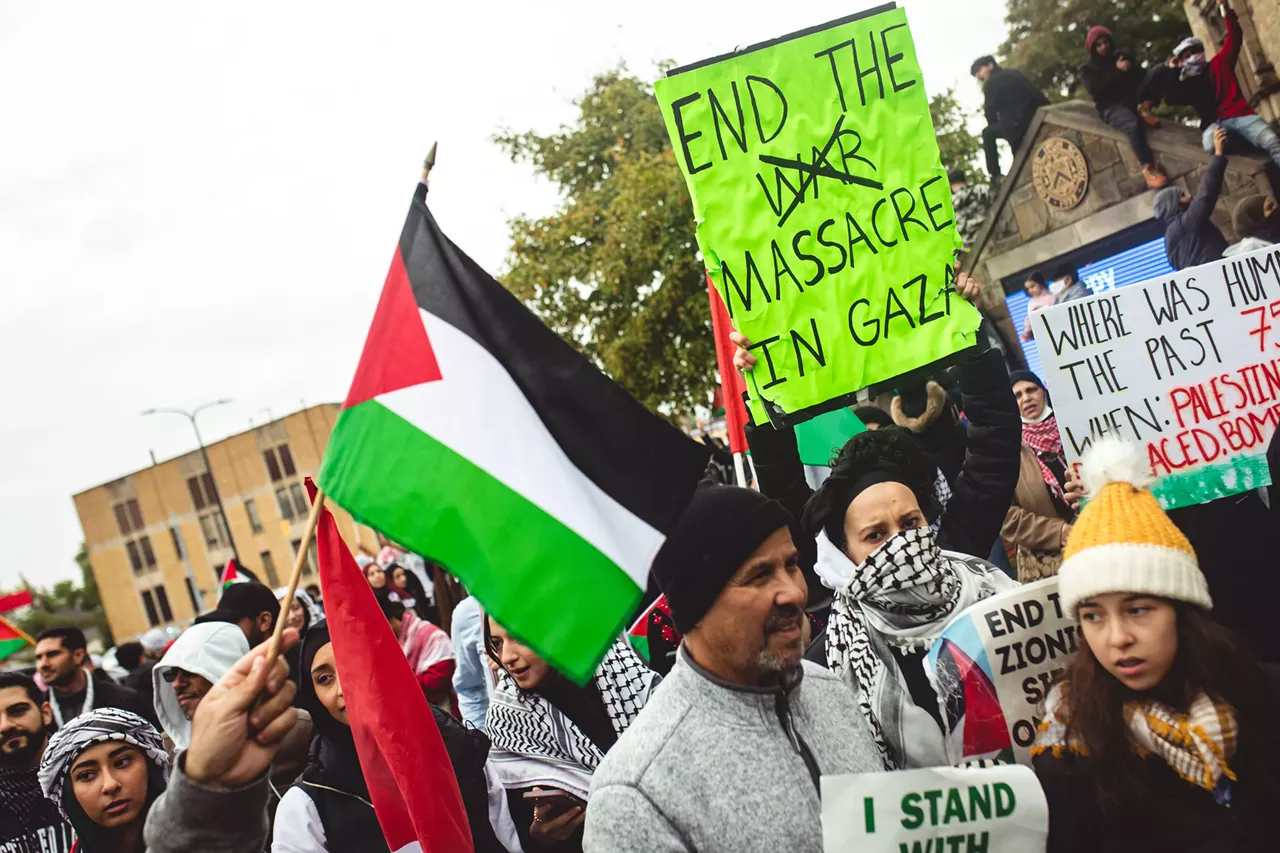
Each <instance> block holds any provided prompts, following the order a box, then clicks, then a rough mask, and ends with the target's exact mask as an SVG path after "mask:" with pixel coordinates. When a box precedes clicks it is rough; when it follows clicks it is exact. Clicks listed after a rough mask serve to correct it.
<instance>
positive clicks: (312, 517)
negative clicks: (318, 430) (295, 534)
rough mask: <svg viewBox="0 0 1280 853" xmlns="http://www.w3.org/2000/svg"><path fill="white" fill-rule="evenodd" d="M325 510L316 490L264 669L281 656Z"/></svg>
mask: <svg viewBox="0 0 1280 853" xmlns="http://www.w3.org/2000/svg"><path fill="white" fill-rule="evenodd" d="M323 508H324V490H323V489H321V488H319V487H317V488H316V499H315V501H313V502H312V504H311V513H310V514H309V515H308V516H307V526H306V528H304V529H303V531H302V539H301V540H300V541H299V542H298V553H297V554H296V555H295V556H294V558H293V573H292V574H290V575H289V590H288V591H287V592H286V593H285V594H284V598H282V599H280V615H279V616H277V617H276V629H275V630H274V631H272V632H271V645H270V646H268V647H267V661H266V666H265V667H263V668H264V669H266V670H268V671H270V669H271V667H272V666H274V665H275V662H276V658H278V657H279V656H280V636H281V635H282V634H284V623H285V619H286V618H287V617H288V615H289V608H290V607H291V606H292V605H293V595H294V593H295V592H297V590H298V581H299V580H301V579H302V564H303V563H305V562H306V560H307V550H308V549H309V548H310V547H311V540H312V539H314V538H315V535H316V524H317V523H318V522H319V521H320V510H321V509H323Z"/></svg>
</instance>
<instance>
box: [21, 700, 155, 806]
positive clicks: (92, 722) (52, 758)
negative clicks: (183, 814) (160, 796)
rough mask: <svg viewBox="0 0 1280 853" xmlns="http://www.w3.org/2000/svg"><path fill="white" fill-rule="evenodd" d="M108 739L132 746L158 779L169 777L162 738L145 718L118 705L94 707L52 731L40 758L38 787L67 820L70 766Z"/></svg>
mask: <svg viewBox="0 0 1280 853" xmlns="http://www.w3.org/2000/svg"><path fill="white" fill-rule="evenodd" d="M111 740H118V741H122V742H124V743H127V744H131V745H132V746H136V747H137V748H138V749H140V750H141V751H142V754H143V755H144V756H145V757H146V759H147V761H149V762H151V763H152V764H153V765H155V766H156V768H158V769H159V771H160V773H161V774H162V778H164V779H166V780H167V779H168V778H169V755H168V753H167V752H165V748H164V741H163V740H162V739H161V737H160V733H159V732H158V731H156V730H155V728H154V727H153V726H152V725H151V724H150V723H148V722H147V721H146V720H144V719H142V718H141V717H139V716H138V715H137V714H134V713H133V712H131V711H122V710H120V709H119V708H98V709H97V710H94V711H90V712H89V713H87V714H81V715H80V716H78V717H76V718H75V719H74V720H72V721H71V722H69V723H67V725H66V727H65V728H61V729H59V730H58V731H56V732H54V734H53V737H51V738H49V745H48V746H47V747H45V750H44V756H43V757H42V758H41V759H40V771H39V775H40V788H41V789H42V790H43V791H44V795H45V796H46V797H48V798H49V799H50V800H52V801H53V804H54V805H56V806H57V807H58V811H60V812H61V813H62V816H63V817H64V818H66V819H67V820H69V821H70V820H72V816H71V814H69V813H68V811H67V807H66V803H65V802H64V800H63V796H62V789H63V786H64V785H65V784H66V781H67V777H68V776H70V775H71V774H70V770H71V765H72V764H73V763H74V762H75V760H76V757H77V756H78V755H80V753H82V752H84V751H85V750H86V749H88V748H89V747H91V746H93V745H94V744H97V743H103V742H105V741H111Z"/></svg>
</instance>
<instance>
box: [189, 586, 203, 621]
mask: <svg viewBox="0 0 1280 853" xmlns="http://www.w3.org/2000/svg"><path fill="white" fill-rule="evenodd" d="M186 581H187V597H189V598H190V599H191V612H192V613H194V614H196V615H197V616H198V615H200V610H201V606H200V594H199V593H197V592H196V588H195V587H194V586H192V584H191V578H186Z"/></svg>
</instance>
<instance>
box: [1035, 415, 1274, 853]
mask: <svg viewBox="0 0 1280 853" xmlns="http://www.w3.org/2000/svg"><path fill="white" fill-rule="evenodd" d="M1083 473H1084V481H1085V486H1086V488H1087V490H1088V494H1089V495H1090V496H1091V500H1090V501H1089V503H1088V504H1087V505H1086V506H1085V508H1084V510H1083V511H1082V512H1081V513H1080V516H1079V518H1078V519H1077V521H1076V524H1075V526H1074V527H1073V528H1072V530H1071V534H1070V537H1069V538H1068V540H1067V546H1066V549H1065V551H1064V552H1063V553H1064V561H1063V564H1062V568H1061V570H1060V571H1059V573H1058V580H1059V592H1060V595H1061V603H1062V606H1063V607H1064V608H1066V609H1067V610H1068V611H1069V612H1072V613H1075V614H1076V616H1077V617H1078V618H1079V620H1080V635H1081V639H1082V640H1083V642H1081V643H1080V651H1079V653H1078V654H1077V656H1076V658H1075V660H1074V661H1073V663H1072V664H1071V666H1070V667H1069V668H1068V669H1067V671H1066V673H1065V674H1064V676H1063V678H1062V680H1061V681H1060V682H1059V684H1058V685H1057V686H1055V687H1054V689H1053V691H1052V692H1051V693H1050V695H1049V697H1048V698H1047V699H1046V701H1045V717H1044V720H1043V722H1042V723H1041V726H1040V733H1039V737H1038V738H1037V740H1036V745H1035V747H1034V748H1033V749H1032V755H1033V756H1034V762H1035V768H1036V773H1037V775H1038V776H1039V778H1040V781H1041V784H1042V785H1043V787H1044V791H1045V796H1046V797H1047V798H1048V801H1049V814H1050V821H1049V850H1050V851H1051V853H1059V851H1061V853H1066V851H1072V853H1075V851H1089V852H1090V853H1104V851H1113V850H1114V851H1124V853H1140V851H1157V850H1158V851H1200V850H1205V851H1208V850H1213V851H1262V850H1276V849H1277V845H1278V842H1277V840H1276V833H1275V828H1274V823H1275V814H1276V812H1277V810H1280V738H1277V735H1276V729H1275V725H1274V723H1275V717H1276V709H1277V702H1276V698H1275V697H1274V696H1273V695H1272V694H1271V691H1270V689H1269V687H1268V686H1267V684H1266V680H1265V679H1264V677H1263V675H1262V672H1261V670H1260V669H1259V667H1258V665H1257V664H1256V663H1255V662H1254V661H1253V658H1252V657H1251V656H1250V654H1249V653H1248V652H1246V651H1245V650H1244V649H1243V647H1242V646H1241V644H1240V642H1239V640H1238V639H1237V638H1236V637H1235V636H1234V635H1233V634H1231V632H1229V631H1227V630H1226V629H1225V628H1222V627H1221V626H1219V625H1218V624H1217V623H1216V622H1214V621H1213V619H1212V618H1211V617H1210V616H1209V610H1210V608H1211V607H1212V606H1213V602H1212V600H1211V599H1210V597H1209V588H1208V585H1207V584H1206V582H1205V579H1204V575H1203V574H1201V573H1200V568H1199V566H1198V564H1197V562H1196V554H1195V551H1194V550H1193V549H1192V547H1191V543H1190V542H1188V541H1187V538H1186V537H1185V536H1183V535H1182V533H1181V531H1179V530H1178V528H1177V527H1175V526H1174V524H1173V522H1172V521H1170V520H1169V517H1168V516H1167V515H1165V513H1164V511H1163V510H1161V508H1160V505H1159V503H1158V502H1157V500H1156V498H1155V496H1154V495H1153V494H1152V493H1151V492H1150V491H1149V490H1148V489H1147V488H1145V487H1146V485H1147V483H1148V482H1149V481H1150V475H1149V466H1148V465H1147V463H1146V460H1145V458H1144V457H1143V454H1142V451H1141V450H1140V448H1138V447H1137V446H1135V445H1131V444H1126V443H1124V442H1122V441H1119V440H1118V439H1110V440H1104V441H1101V442H1098V443H1096V444H1095V445H1094V447H1093V449H1092V450H1091V452H1090V453H1088V454H1086V456H1085V458H1084V465H1083ZM1260 533H1261V531H1238V534H1239V535H1250V536H1252V535H1260ZM1230 534H1231V531H1223V535H1230ZM1241 570H1242V571H1244V570H1247V569H1246V567H1241ZM1259 606H1271V603H1270V602H1259Z"/></svg>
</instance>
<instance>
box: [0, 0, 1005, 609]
mask: <svg viewBox="0 0 1280 853" xmlns="http://www.w3.org/2000/svg"><path fill="white" fill-rule="evenodd" d="M871 5H874V3H867V4H858V3H855V4H853V5H852V6H851V5H850V4H849V3H847V2H827V0H811V2H808V3H777V2H757V0H733V2H729V0H645V2H639V3H620V4H615V3H602V2H599V0H595V2H580V1H579V0H552V2H546V3H527V2H521V3H513V2H505V0H499V2H496V3H495V2H488V3H475V2H472V3H449V4H444V3H432V2H422V0H418V2H411V3H392V2H373V3H361V4H341V5H338V4H333V6H332V8H333V10H334V11H329V10H328V7H326V6H325V4H316V3H306V4H303V3H296V4H291V3H241V2H230V3H210V4H194V3H171V2H164V3H160V2H151V3H141V2H135V3H110V4H106V3H96V2H95V3H79V4H74V3H18V2H10V3H3V4H0V80H3V81H4V83H3V84H0V121H2V122H3V127H4V130H3V132H2V133H0V283H3V292H4V297H5V298H4V302H5V307H4V310H3V311H0V363H2V364H3V366H4V367H3V375H4V380H3V382H4V386H3V391H4V394H3V409H2V412H3V415H2V416H0V543H2V544H3V553H4V559H3V562H0V590H3V589H5V588H8V587H12V586H15V585H16V584H17V583H18V573H19V572H20V571H21V572H24V573H25V574H26V576H27V577H28V578H29V579H31V580H32V581H33V582H35V583H38V584H41V585H44V584H49V583H52V582H53V581H55V580H57V579H59V578H63V577H73V576H75V575H76V568H75V563H74V561H73V559H72V558H73V556H74V555H75V553H76V550H77V548H78V547H79V544H80V541H81V531H80V525H79V521H78V519H77V518H76V514H75V509H74V507H73V505H72V502H71V495H72V494H73V493H75V492H77V491H80V490H83V489H86V488H88V487H91V486H94V485H97V484H99V483H102V482H105V481H107V480H111V479H114V478H116V477H118V476H121V475H123V474H125V473H128V472H130V471H133V470H136V469H138V468H141V467H143V466H145V465H147V464H148V462H149V457H148V455H147V451H148V450H149V449H153V450H154V451H155V452H156V455H157V456H159V457H160V458H162V459H163V458H167V457H171V456H175V455H178V454H181V453H183V452H186V451H188V450H190V449H192V448H193V447H194V439H193V436H192V433H191V429H190V426H189V425H188V423H187V422H186V421H185V420H183V419H181V418H176V417H172V416H168V417H160V416H156V417H149V418H143V417H141V416H140V415H139V412H141V411H142V410H143V409H145V408H148V407H151V406H178V407H188V408H189V407H192V406H196V405H198V404H200V403H202V402H205V401H207V400H212V399H217V398H220V397H230V398H233V399H234V403H233V404H232V405H230V406H226V407H223V408H220V409H215V410H211V411H209V412H208V413H206V414H204V415H202V416H201V426H202V429H203V430H204V434H205V438H206V440H207V441H212V440H216V439H219V438H222V437H224V436H226V435H230V434H232V433H235V432H239V431H242V430H244V429H246V428H248V427H249V421H250V419H253V420H254V421H255V422H257V423H261V422H263V421H265V420H266V419H267V417H268V410H270V413H271V414H272V415H275V416H277V417H278V416H280V415H282V414H285V413H287V412H290V411H294V410H296V409H298V408H299V407H300V406H301V405H302V402H303V401H304V400H305V401H306V403H308V404H313V403H317V402H321V401H337V400H340V399H341V398H342V397H343V396H344V395H345V393H346V390H347V386H348V384H349V382H350V380H351V376H352V374H353V372H354V370H355V365H356V361H357V359H358V357H359V353H360V347H361V345H362V343H363V341H364V336H365V332H366V331H367V325H368V322H369V320H370V318H371V317H372V314H373V308H374V305H375V304H376V301H377V297H378V293H379V289H380V288H381V286H382V281H383V277H384V276H385V274H386V269H387V265H388V263H389V261H390V258H391V253H392V250H393V248H394V246H395V241H396V239H397V238H398V236H399V233H400V225H401V223H402V221H403V218H404V214H405V210H406V207H407V205H408V202H409V199H410V196H411V193H412V191H413V187H414V182H415V180H416V179H417V175H418V171H419V166H420V164H421V161H422V158H423V155H424V154H425V153H426V151H427V149H428V147H429V146H430V144H431V142H432V141H433V140H439V143H440V156H439V163H438V166H437V168H436V171H435V172H434V173H433V174H432V184H431V197H432V209H433V210H434V212H435V214H436V216H437V218H438V219H439V220H440V222H441V224H442V226H443V227H444V228H445V230H446V231H447V232H448V233H449V234H450V236H451V237H452V238H453V239H454V240H455V241H456V242H457V243H458V244H459V245H461V246H462V248H463V249H464V250H466V251H467V252H468V253H469V254H471V255H472V256H473V257H474V258H475V259H476V260H477V261H479V263H480V264H481V265H482V266H484V267H485V268H487V269H489V270H490V271H492V272H495V273H496V272H499V271H500V270H501V268H502V265H503V263H504V259H505V256H506V250H507V246H508V236H507V235H508V232H507V222H508V220H509V219H510V218H511V217H512V216H515V215H517V214H522V213H532V214H541V213H544V212H546V211H548V210H550V209H551V207H552V206H553V205H554V204H555V202H556V194H555V191H554V189H553V188H552V187H550V186H549V185H548V184H547V183H546V182H544V181H539V180H536V179H535V178H534V176H533V173H532V171H531V169H530V168H529V167H528V166H526V165H516V164H512V163H511V162H510V161H509V160H507V158H506V157H505V156H504V155H503V153H502V152H501V151H500V150H499V149H498V147H497V146H496V145H494V144H493V143H492V142H491V141H490V137H491V136H492V134H493V133H494V132H495V131H497V130H499V129H501V128H505V127H510V128H515V129H517V130H528V129H537V130H539V131H551V130H554V129H556V128H557V127H559V126H560V125H562V124H565V123H567V122H569V121H571V120H572V119H573V116H574V107H573V103H572V102H573V100H574V99H575V98H576V97H577V96H578V95H579V94H580V93H581V92H582V91H583V90H585V88H586V87H587V86H588V84H589V83H590V80H591V77H592V76H593V75H594V74H595V73H598V72H600V71H602V70H605V69H608V68H611V67H613V66H615V65H617V64H618V63H619V62H624V63H626V65H627V66H628V67H629V68H630V69H631V70H632V71H634V72H636V73H637V74H640V75H642V76H644V77H647V78H652V77H653V76H654V75H655V71H654V65H655V63H656V62H658V61H660V60H662V59H666V58H670V59H674V60H676V61H677V62H679V63H682V64H683V63H687V62H691V61H694V60H698V59H703V58H706V57H708V56H711V55H714V54H718V53H722V52H724V51H726V50H730V49H732V48H734V47H735V46H739V45H746V44H750V43H753V42H757V41H761V40H763V39H767V38H771V37H774V36H778V35H782V34H785V33H788V32H791V31H794V30H797V29H800V28H803V27H807V26H810V25H813V24H818V23H822V22H824V21H827V20H830V19H833V18H837V17H840V16H843V15H846V14H849V13H850V12H852V11H856V10H857V9H858V8H861V7H864V6H871ZM904 5H905V6H906V8H907V12H908V16H909V20H910V22H911V26H912V30H913V33H914V36H915V40H916V44H917V47H918V50H919V53H920V57H921V63H922V65H923V68H924V75H925V83H926V86H927V87H928V89H929V91H930V92H931V93H932V92H936V91H938V90H940V89H945V88H946V87H948V86H952V85H955V86H956V87H957V92H958V93H959V94H960V95H961V97H962V99H963V100H964V101H965V102H966V104H967V106H969V107H971V108H974V109H976V108H977V107H978V105H979V103H980V95H979V92H978V90H977V88H976V86H975V84H974V82H973V81H972V80H971V79H970V78H969V77H968V69H969V63H970V62H971V61H972V59H973V58H974V57H975V56H977V55H979V54H981V53H986V52H992V51H994V50H995V48H996V47H997V45H998V44H999V42H1000V41H1001V40H1002V39H1003V36H1004V32H1005V27H1004V23H1003V18H1004V3H1003V0H965V2H964V3H963V4H962V3H959V2H956V0H908V2H906V3H905V4H904ZM446 6H447V7H448V8H447V10H446V9H445V8H444V7H446ZM962 7H963V9H964V13H963V15H964V16H963V17H960V18H957V13H958V11H959V10H960V9H961V8H962Z"/></svg>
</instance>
